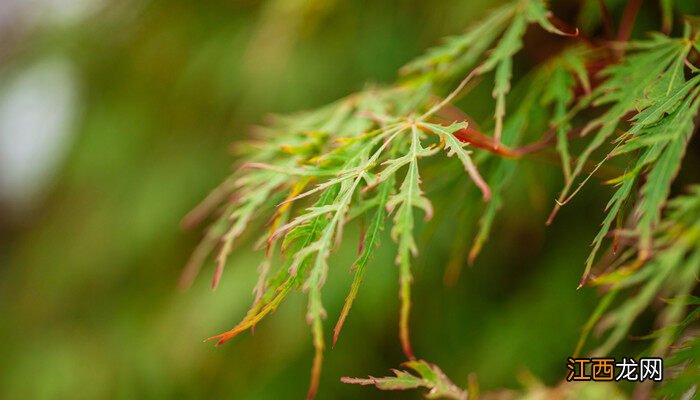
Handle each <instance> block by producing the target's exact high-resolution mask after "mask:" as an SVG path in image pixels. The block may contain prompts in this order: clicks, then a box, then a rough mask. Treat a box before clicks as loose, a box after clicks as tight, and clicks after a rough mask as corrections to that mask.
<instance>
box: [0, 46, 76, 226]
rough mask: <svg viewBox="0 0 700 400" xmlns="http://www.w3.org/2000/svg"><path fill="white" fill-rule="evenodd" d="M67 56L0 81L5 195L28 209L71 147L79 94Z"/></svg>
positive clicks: (0, 165)
mask: <svg viewBox="0 0 700 400" xmlns="http://www.w3.org/2000/svg"><path fill="white" fill-rule="evenodd" d="M76 83H77V82H76V77H75V72H74V70H73V69H72V68H71V64H70V63H69V62H68V61H67V60H65V59H48V60H43V61H41V62H40V63H38V64H36V65H34V66H31V67H29V68H28V69H26V70H25V71H22V72H21V73H20V74H18V75H17V76H16V77H15V78H14V79H13V80H11V81H9V82H6V83H5V84H4V85H3V86H2V87H0V199H1V200H2V202H3V203H6V204H8V205H10V206H11V207H12V208H13V209H15V211H19V212H22V211H28V210H29V209H31V208H32V206H33V205H34V204H36V202H37V201H38V200H39V199H40V196H41V194H42V192H43V190H44V189H45V188H46V186H47V185H48V184H50V182H51V179H52V178H53V177H54V176H55V173H56V172H57V170H58V168H59V167H60V164H61V162H62V161H63V159H64V157H65V155H66V153H67V151H68V150H69V148H70V137H71V136H72V135H71V134H72V130H71V122H72V121H73V119H74V114H75V111H76V100H77V87H76V86H77V85H76Z"/></svg>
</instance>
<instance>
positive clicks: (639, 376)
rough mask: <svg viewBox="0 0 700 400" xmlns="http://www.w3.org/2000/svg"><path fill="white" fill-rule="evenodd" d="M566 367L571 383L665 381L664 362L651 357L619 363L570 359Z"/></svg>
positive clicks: (600, 359) (602, 360) (607, 360)
mask: <svg viewBox="0 0 700 400" xmlns="http://www.w3.org/2000/svg"><path fill="white" fill-rule="evenodd" d="M566 367H567V368H568V370H569V374H568V375H567V376H566V380H567V381H569V382H571V381H630V382H644V381H655V382H660V381H661V380H663V377H664V376H663V374H664V373H663V370H664V360H663V359H661V358H656V357H650V358H640V359H639V361H636V360H635V359H633V358H627V357H623V358H622V360H620V361H618V360H616V359H614V358H572V357H569V359H568V362H567V365H566Z"/></svg>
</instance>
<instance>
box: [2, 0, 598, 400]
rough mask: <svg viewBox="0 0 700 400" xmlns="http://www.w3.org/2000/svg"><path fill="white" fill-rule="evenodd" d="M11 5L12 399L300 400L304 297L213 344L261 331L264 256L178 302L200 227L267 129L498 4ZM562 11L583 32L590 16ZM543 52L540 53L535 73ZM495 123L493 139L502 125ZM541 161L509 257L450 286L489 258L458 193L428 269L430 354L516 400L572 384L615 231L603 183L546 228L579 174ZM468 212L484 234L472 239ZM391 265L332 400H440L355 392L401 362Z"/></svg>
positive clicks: (334, 373)
mask: <svg viewBox="0 0 700 400" xmlns="http://www.w3.org/2000/svg"><path fill="white" fill-rule="evenodd" d="M1 3H2V4H0V398H2V399H67V398H70V399H112V398H114V399H168V398H187V399H223V398H227V399H298V398H302V397H303V396H304V395H305V393H306V388H307V384H308V376H309V371H310V366H311V358H312V356H313V350H312V346H311V337H310V333H309V331H308V329H307V325H306V323H305V321H304V308H305V299H304V297H303V296H302V295H300V294H295V295H294V296H292V297H291V298H290V299H289V300H288V301H287V302H285V303H284V305H283V306H282V307H281V308H280V310H279V311H278V312H277V313H276V314H274V315H273V316H272V317H270V318H268V319H267V320H265V321H264V322H263V323H261V324H259V326H258V327H257V328H256V329H255V334H254V335H250V334H245V335H242V336H241V337H239V338H236V340H233V341H231V342H230V343H227V344H226V345H225V346H222V347H219V348H217V347H215V346H213V344H211V343H203V342H202V340H203V339H204V338H206V337H208V336H211V335H213V334H217V333H220V332H222V331H224V330H227V329H229V328H231V327H232V326H233V325H234V324H235V323H236V322H237V321H238V320H239V319H240V318H241V317H242V316H243V315H244V313H245V311H246V310H247V307H248V306H249V304H250V302H251V301H252V295H251V293H250V290H251V289H252V287H253V284H254V281H255V268H256V266H257V263H258V257H259V256H260V255H259V254H256V253H253V252H252V251H250V250H249V249H250V247H251V243H250V242H248V243H245V244H243V245H241V246H239V248H238V250H237V251H236V252H235V253H234V256H233V257H232V259H231V261H230V263H229V265H228V268H227V271H226V273H225V274H224V277H223V280H222V283H221V284H220V286H219V288H218V289H217V290H216V291H211V290H210V289H209V284H210V276H211V275H210V274H211V272H212V269H211V265H208V268H205V270H204V271H203V275H202V276H201V277H200V278H199V279H198V280H197V282H196V284H195V286H194V287H193V288H192V289H190V290H189V291H186V292H181V291H178V290H177V287H176V286H177V280H178V275H179V273H180V271H181V268H182V266H183V265H184V263H185V261H186V260H187V258H188V256H189V254H190V252H191V251H192V249H193V248H194V245H195V244H196V242H197V241H198V240H199V239H200V237H201V232H200V231H197V230H194V231H191V232H183V231H182V230H181V229H180V227H179V221H180V219H181V218H182V216H184V215H185V214H186V213H187V212H188V211H189V210H190V209H191V208H192V207H194V206H195V205H196V203H197V202H198V201H199V200H200V199H202V198H203V197H204V196H205V195H206V194H207V192H208V191H209V190H210V189H212V188H213V187H214V186H215V185H216V184H217V183H218V182H219V181H221V180H222V179H223V178H224V177H225V176H226V175H227V174H228V173H229V172H230V170H231V164H232V163H233V161H234V159H233V157H232V156H231V154H230V152H229V145H230V143H232V142H235V141H236V140H240V139H242V138H244V137H245V136H246V135H247V132H248V128H249V127H250V126H251V125H252V124H256V123H260V122H261V121H263V120H264V117H265V115H266V114H267V113H268V112H288V111H294V110H300V109H307V108H313V107H317V106H320V105H323V104H325V103H327V102H329V101H331V100H334V99H336V98H338V97H341V96H343V95H346V94H348V93H350V92H353V91H357V90H360V89H362V88H363V87H364V85H365V84H366V83H367V82H370V83H371V82H377V83H386V82H391V81H393V80H394V79H395V77H396V73H395V71H396V70H397V69H398V68H399V67H400V66H401V65H402V64H404V63H406V62H407V61H408V60H410V59H411V58H412V57H414V56H416V55H418V54H420V53H421V51H423V50H424V49H425V48H426V47H428V46H430V45H431V44H435V43H437V42H438V39H439V38H440V37H442V36H444V35H448V34H455V33H459V32H461V31H463V30H464V29H465V28H466V27H467V26H468V25H469V23H470V22H471V21H475V20H477V19H479V18H480V17H482V16H483V15H484V14H485V12H486V11H487V10H488V9H489V8H492V7H494V6H496V5H497V4H498V2H496V1H488V0H480V1H473V0H470V1H464V0H445V1H439V2H417V1H404V0H381V1H379V0H374V1H352V2H350V1H339V0H265V1H262V0H259V1H256V0H218V1H217V0H212V1H206V2H201V1H185V0H167V1H166V0H150V1H148V0H121V1H112V0H36V1H31V2H27V1H23V0H3V1H2V2H1ZM572 3H573V2H572ZM559 7H560V8H561V10H562V14H563V18H565V19H566V17H567V15H568V16H571V15H572V14H571V13H568V14H567V10H569V9H571V4H570V2H561V4H560V5H559ZM569 20H570V22H571V23H575V21H572V19H571V18H569ZM536 47H537V46H536V44H535V46H534V47H533V44H532V43H529V44H528V45H527V46H526V51H525V53H524V54H523V55H522V57H523V60H524V61H523V64H524V65H525V66H527V65H528V62H531V61H532V60H536V59H537V58H538V55H537V54H538V51H537V48H536ZM528 49H529V50H528ZM528 60H530V61H528ZM485 86H486V87H484V88H483V91H482V93H484V94H485V96H487V97H488V96H489V93H488V91H489V90H490V89H489V88H488V87H487V86H488V85H485ZM481 108H483V109H484V114H483V115H481V116H478V117H481V118H482V119H483V120H488V119H489V118H490V112H491V110H490V109H489V107H488V106H482V107H481ZM523 164H524V165H523V168H522V169H523V171H524V172H523V173H522V174H521V176H520V177H519V178H518V179H517V180H516V183H514V184H513V186H512V187H510V188H509V189H508V195H507V202H506V203H507V204H508V206H506V207H505V208H504V210H503V214H502V216H501V217H500V218H499V219H498V222H497V224H496V226H495V228H494V232H493V235H492V240H491V241H490V242H489V243H488V244H487V246H486V248H485V250H484V254H482V256H481V257H480V258H479V260H478V261H477V263H476V265H475V266H474V267H471V268H469V267H466V266H465V267H464V269H463V271H462V273H461V276H460V278H459V281H458V282H457V283H456V284H454V285H451V286H445V285H444V284H443V274H444V271H445V265H446V264H448V262H449V259H450V255H451V254H455V253H457V254H459V250H460V249H462V250H463V249H466V248H468V246H469V245H470V244H471V240H472V237H473V235H474V223H473V222H474V219H475V218H476V217H478V215H479V213H480V212H481V209H480V208H479V207H481V205H480V204H478V205H477V206H475V207H474V208H469V207H471V206H472V205H473V204H474V202H466V201H461V200H460V197H459V196H457V195H455V196H453V197H451V198H450V199H451V200H450V201H447V202H442V203H438V206H439V207H438V210H437V213H436V218H435V220H434V221H433V222H432V223H431V224H430V225H428V226H427V227H426V229H424V234H423V236H422V238H423V239H422V243H420V247H421V256H420V257H419V258H418V260H417V262H416V269H415V278H416V279H415V289H414V290H415V291H414V295H413V299H414V305H415V307H414V314H413V317H412V322H411V324H412V330H413V338H414V349H415V351H416V353H417V355H418V356H419V357H422V358H425V359H427V360H430V361H431V362H435V363H438V364H439V365H440V366H442V367H443V369H444V370H445V372H446V373H447V374H448V375H450V376H451V377H452V378H453V379H454V380H455V382H456V383H458V384H460V385H465V384H466V382H467V377H468V375H469V374H470V373H472V372H474V373H476V374H477V376H478V378H479V382H480V384H481V387H482V390H484V391H488V390H494V389H497V388H518V387H519V385H520V383H519V381H518V375H519V374H522V373H523V371H526V370H527V371H530V372H532V373H533V374H534V375H535V376H537V377H539V378H540V379H542V380H543V381H544V382H545V383H547V384H555V383H556V382H558V381H559V380H560V379H562V378H563V377H564V376H565V373H566V364H565V362H566V357H567V356H569V355H570V353H571V352H572V351H573V348H574V345H575V342H576V339H577V337H578V333H579V329H580V327H581V325H582V323H583V322H584V321H585V319H586V318H587V316H588V315H589V313H590V311H591V309H592V307H593V306H594V305H595V303H596V296H595V293H594V292H593V290H591V289H588V290H580V291H576V290H575V287H576V284H577V282H578V279H579V277H580V273H581V272H582V261H583V260H584V258H585V256H586V254H587V250H588V248H587V244H588V242H589V241H590V239H591V238H592V237H593V234H594V232H595V229H596V227H597V223H596V222H592V221H598V220H600V219H602V214H601V212H602V209H603V206H604V199H605V196H602V197H601V196H598V195H599V194H600V193H601V192H600V191H601V190H602V189H600V188H597V187H596V186H595V185H591V188H590V189H589V190H587V191H586V193H584V194H583V195H582V196H581V197H580V198H578V199H577V204H576V207H577V210H578V211H576V210H567V209H565V210H564V211H563V212H562V214H561V216H560V219H559V220H557V222H556V224H555V225H554V226H552V227H550V228H547V229H545V227H544V220H545V218H546V215H547V213H548V212H549V208H550V207H551V205H552V199H553V198H554V195H555V193H556V190H557V189H559V187H560V185H561V178H560V173H559V171H558V169H557V168H555V167H553V166H552V164H547V163H542V162H539V161H537V160H533V161H523ZM466 182H467V181H466V180H465V183H466ZM438 186H439V185H435V188H434V189H433V190H445V189H444V188H443V189H439V187H438ZM426 187H427V188H428V190H431V189H430V187H431V185H430V182H427V184H426ZM457 194H459V193H457ZM580 210H584V211H583V212H582V211H580ZM455 213H462V214H463V215H462V217H461V219H460V221H471V223H467V222H464V224H462V223H460V224H459V225H460V226H459V227H458V228H455V226H454V225H455V224H454V221H455V219H454V215H455ZM462 225H463V226H462ZM461 235H464V236H463V237H462V236H461ZM385 243H388V241H385ZM350 247H352V246H349V248H343V249H341V251H340V252H339V253H338V254H337V256H336V257H335V258H334V262H333V264H332V266H333V267H334V270H333V271H332V274H331V277H330V280H329V282H328V284H327V286H326V288H325V291H324V296H325V297H324V299H325V303H326V305H327V309H328V312H329V319H328V322H327V324H326V331H327V333H328V336H327V338H330V332H331V330H332V324H333V323H334V319H335V318H337V315H338V312H339V311H340V308H341V306H342V302H343V300H344V298H345V295H346V293H347V290H348V289H349V284H350V280H351V274H350V273H349V270H348V268H349V266H350V264H351V260H352V257H353V254H352V253H353V252H354V249H352V248H350ZM455 249H456V250H455ZM393 251H394V250H393V247H392V245H391V244H387V246H384V248H383V250H382V252H381V255H380V256H379V257H377V258H376V259H375V261H374V262H373V263H372V264H371V267H370V269H369V270H368V272H367V275H366V277H365V282H364V285H363V287H362V288H361V290H360V295H359V298H358V301H357V302H356V305H355V307H354V309H353V310H352V312H351V313H350V317H349V319H348V322H347V324H346V326H345V329H344V331H343V333H342V334H341V337H340V340H339V342H338V345H337V346H336V347H335V348H334V349H332V350H331V349H329V350H328V351H327V353H326V364H325V368H324V372H323V376H322V382H321V387H320V392H319V398H320V399H358V398H363V399H365V398H419V397H420V394H419V393H381V392H378V391H375V390H373V389H370V388H362V387H351V386H347V385H343V384H341V383H340V381H339V378H340V377H341V376H365V375H368V374H371V375H375V376H378V375H382V374H385V373H386V372H387V371H388V369H389V368H392V367H397V366H398V365H399V363H400V362H402V361H403V357H402V356H401V352H400V348H399V344H398V339H397V319H398V296H397V287H398V282H397V281H398V279H397V271H396V267H395V265H394V264H393V262H392V259H393ZM460 260H461V259H460ZM460 263H461V264H465V263H466V261H465V260H463V261H461V262H460Z"/></svg>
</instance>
